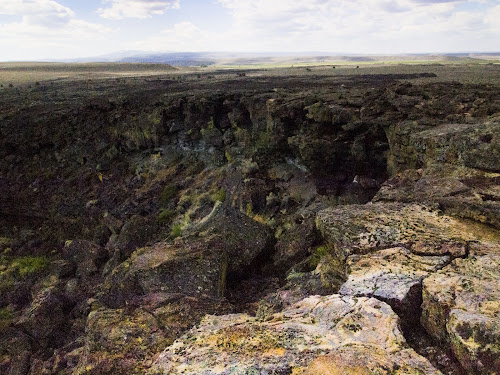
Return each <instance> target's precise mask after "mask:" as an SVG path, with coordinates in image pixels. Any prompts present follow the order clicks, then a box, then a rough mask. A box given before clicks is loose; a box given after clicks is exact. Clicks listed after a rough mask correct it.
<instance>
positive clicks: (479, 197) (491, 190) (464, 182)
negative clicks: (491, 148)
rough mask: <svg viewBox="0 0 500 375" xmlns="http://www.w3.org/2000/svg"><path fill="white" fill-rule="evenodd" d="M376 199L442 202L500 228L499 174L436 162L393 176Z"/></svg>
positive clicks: (464, 215) (444, 206)
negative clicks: (424, 167)
mask: <svg viewBox="0 0 500 375" xmlns="http://www.w3.org/2000/svg"><path fill="white" fill-rule="evenodd" d="M373 200H374V201H398V202H420V203H427V204H431V205H439V207H440V208H441V210H443V212H444V213H446V214H447V215H452V216H456V217H461V218H466V219H472V220H475V221H478V222H481V223H485V224H489V225H493V226H495V227H497V228H500V175H499V174H498V173H486V172H482V171H478V170H474V169H470V168H464V167H456V166H442V165H433V166H431V167H429V168H426V169H419V170H411V169H410V170H406V171H403V172H401V173H398V174H397V175H395V176H393V177H391V178H390V179H389V180H387V181H386V182H385V183H384V184H383V185H382V188H381V189H380V191H379V192H378V193H377V195H376V196H375V197H374V199H373Z"/></svg>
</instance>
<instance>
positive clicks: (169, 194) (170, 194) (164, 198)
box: [160, 184, 178, 207]
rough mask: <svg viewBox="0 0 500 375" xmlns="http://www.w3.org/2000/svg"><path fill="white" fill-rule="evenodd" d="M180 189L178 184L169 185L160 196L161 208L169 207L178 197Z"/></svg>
mask: <svg viewBox="0 0 500 375" xmlns="http://www.w3.org/2000/svg"><path fill="white" fill-rule="evenodd" d="M177 192H178V189H177V185H176V184H168V185H167V186H165V187H164V188H163V190H162V192H161V194H160V206H162V207H165V206H167V205H168V204H169V203H170V201H171V200H172V199H173V198H175V196H176V195H177Z"/></svg>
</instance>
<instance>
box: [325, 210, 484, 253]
mask: <svg viewBox="0 0 500 375" xmlns="http://www.w3.org/2000/svg"><path fill="white" fill-rule="evenodd" d="M316 224H317V226H318V228H319V229H320V231H321V232H322V234H323V236H324V237H325V238H326V240H327V241H328V242H329V243H330V244H331V245H333V247H334V249H335V252H336V254H337V256H339V257H341V258H345V257H347V256H349V255H351V254H366V253H368V252H371V251H374V250H377V249H385V248H390V247H395V246H398V245H404V246H405V247H409V248H411V251H412V252H414V253H418V254H421V255H446V254H449V255H451V256H453V257H458V256H464V255H465V254H466V250H467V242H468V241H472V240H475V239H477V238H476V237H475V236H474V233H470V232H469V230H468V229H469V228H468V227H467V225H466V224H464V223H461V222H459V221H458V220H456V219H453V218H451V217H448V216H443V215H440V214H439V212H438V211H434V210H431V209H429V208H427V207H425V206H421V205H417V204H402V203H374V204H366V205H350V206H345V207H336V208H328V209H326V210H323V211H320V212H319V213H318V215H317V218H316Z"/></svg>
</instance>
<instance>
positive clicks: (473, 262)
mask: <svg viewBox="0 0 500 375" xmlns="http://www.w3.org/2000/svg"><path fill="white" fill-rule="evenodd" d="M499 266H500V257H499V256H498V255H484V256H475V257H471V258H468V259H456V260H454V261H453V262H452V263H451V264H450V265H449V266H447V267H445V268H444V269H442V270H441V271H439V272H437V273H435V274H434V275H431V276H430V277H428V278H427V279H425V280H424V282H423V304H422V310H423V311H422V325H423V326H424V327H425V329H426V330H427V332H429V333H430V334H431V335H432V336H433V337H434V338H436V339H437V340H439V341H440V342H443V343H448V344H449V345H451V347H452V349H453V352H454V353H455V355H456V357H457V358H458V360H459V361H460V363H461V364H462V366H463V367H464V368H465V369H467V371H469V372H471V373H480V374H495V373H498V372H499V371H500V346H499V343H500V317H499V311H500V292H499V288H498V280H499V278H500V275H499V269H500V268H499Z"/></svg>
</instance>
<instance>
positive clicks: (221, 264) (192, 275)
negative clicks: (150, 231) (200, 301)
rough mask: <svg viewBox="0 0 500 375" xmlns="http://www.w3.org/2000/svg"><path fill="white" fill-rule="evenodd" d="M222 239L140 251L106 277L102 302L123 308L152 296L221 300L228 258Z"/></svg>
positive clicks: (161, 244) (182, 243)
mask: <svg viewBox="0 0 500 375" xmlns="http://www.w3.org/2000/svg"><path fill="white" fill-rule="evenodd" d="M221 241H222V240H221V239H220V238H211V239H204V240H203V241H199V240H198V241H189V242H184V241H183V240H180V241H177V242H176V243H175V244H171V243H166V242H161V243H157V244H155V245H153V246H151V247H147V248H143V249H139V250H137V251H136V252H134V253H133V254H132V256H131V257H130V258H129V259H128V260H126V261H125V262H123V263H122V264H120V265H119V266H118V267H117V268H115V269H114V270H113V272H112V273H111V274H110V275H109V276H108V277H107V278H106V280H105V282H104V290H103V293H102V295H101V299H102V300H103V301H104V302H105V303H106V304H107V305H108V306H110V307H115V308H116V307H121V306H124V305H125V304H128V303H131V302H133V301H134V300H135V301H137V300H138V299H140V298H142V297H143V296H144V295H149V294H152V293H159V292H161V293H181V294H183V295H187V296H207V297H213V298H217V297H222V295H223V293H224V287H225V279H226V275H227V269H228V256H227V253H224V251H223V249H221V246H220V242H221Z"/></svg>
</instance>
